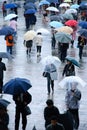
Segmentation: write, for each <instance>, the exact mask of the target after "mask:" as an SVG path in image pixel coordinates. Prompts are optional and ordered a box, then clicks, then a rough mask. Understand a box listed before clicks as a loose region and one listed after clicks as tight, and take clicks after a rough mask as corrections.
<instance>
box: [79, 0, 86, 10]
mask: <svg viewBox="0 0 87 130" xmlns="http://www.w3.org/2000/svg"><path fill="white" fill-rule="evenodd" d="M79 8H80V9H81V10H85V9H87V2H81V4H80V5H79Z"/></svg>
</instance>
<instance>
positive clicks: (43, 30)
mask: <svg viewBox="0 0 87 130" xmlns="http://www.w3.org/2000/svg"><path fill="white" fill-rule="evenodd" d="M39 32H40V33H41V34H43V35H48V34H50V32H49V31H48V30H47V29H45V28H39V29H38V30H37V31H36V33H39Z"/></svg>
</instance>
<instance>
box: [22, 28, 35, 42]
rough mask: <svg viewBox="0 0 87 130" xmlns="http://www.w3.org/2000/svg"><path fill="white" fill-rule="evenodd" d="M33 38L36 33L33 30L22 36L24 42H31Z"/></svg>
mask: <svg viewBox="0 0 87 130" xmlns="http://www.w3.org/2000/svg"><path fill="white" fill-rule="evenodd" d="M35 36H36V32H35V31H34V30H30V31H27V32H26V33H25V34H24V40H26V41H28V40H33V39H34V37H35Z"/></svg>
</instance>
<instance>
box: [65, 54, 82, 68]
mask: <svg viewBox="0 0 87 130" xmlns="http://www.w3.org/2000/svg"><path fill="white" fill-rule="evenodd" d="M66 60H68V61H70V62H72V63H73V64H74V65H76V66H77V67H80V64H79V63H78V61H77V60H75V59H74V58H73V57H69V56H67V57H66Z"/></svg>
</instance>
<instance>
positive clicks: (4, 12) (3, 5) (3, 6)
mask: <svg viewBox="0 0 87 130" xmlns="http://www.w3.org/2000/svg"><path fill="white" fill-rule="evenodd" d="M6 4H7V1H4V2H3V4H2V12H3V17H5V16H6V15H7V9H6V8H5V5H6Z"/></svg>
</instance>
